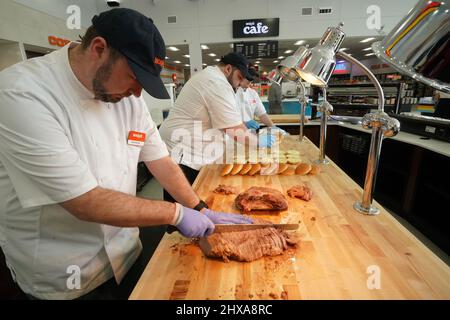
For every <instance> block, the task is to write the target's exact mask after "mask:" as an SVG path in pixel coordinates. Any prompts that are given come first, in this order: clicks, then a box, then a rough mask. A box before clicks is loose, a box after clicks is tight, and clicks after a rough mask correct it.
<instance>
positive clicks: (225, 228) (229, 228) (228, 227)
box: [214, 223, 298, 233]
mask: <svg viewBox="0 0 450 320" xmlns="http://www.w3.org/2000/svg"><path fill="white" fill-rule="evenodd" d="M263 228H278V229H281V230H297V229H298V223H285V224H283V223H280V224H216V225H215V228H214V233H223V232H236V231H247V230H256V229H263Z"/></svg>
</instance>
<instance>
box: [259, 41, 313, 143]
mask: <svg viewBox="0 0 450 320" xmlns="http://www.w3.org/2000/svg"><path fill="white" fill-rule="evenodd" d="M307 52H308V46H301V47H299V48H298V49H297V50H296V51H295V52H294V54H292V55H291V56H289V57H287V58H286V59H284V60H283V61H281V62H280V64H279V65H278V66H277V67H276V69H274V70H272V71H271V72H270V73H269V77H268V78H269V80H270V81H271V82H272V85H278V86H279V85H281V81H282V80H283V79H288V80H291V81H294V82H295V83H296V84H297V86H298V88H299V89H300V93H299V95H298V103H299V104H300V132H299V140H300V141H303V136H304V127H305V106H306V105H307V104H308V98H307V97H306V88H305V86H304V84H303V83H302V79H301V77H300V75H299V74H298V73H297V72H296V70H295V69H294V67H295V66H296V65H297V64H298V63H299V61H300V60H302V59H303V57H304V56H305V55H306V53H307Z"/></svg>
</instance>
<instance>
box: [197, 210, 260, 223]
mask: <svg viewBox="0 0 450 320" xmlns="http://www.w3.org/2000/svg"><path fill="white" fill-rule="evenodd" d="M202 212H203V214H204V215H205V216H207V217H208V218H209V219H210V220H211V221H212V222H213V223H214V224H248V223H250V224H251V223H253V219H252V218H250V217H246V216H244V215H241V214H234V213H224V212H215V211H212V210H209V209H205V210H203V211H202Z"/></svg>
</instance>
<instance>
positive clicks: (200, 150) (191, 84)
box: [159, 66, 242, 170]
mask: <svg viewBox="0 0 450 320" xmlns="http://www.w3.org/2000/svg"><path fill="white" fill-rule="evenodd" d="M239 124H242V117H241V114H240V112H238V110H237V108H236V98H235V93H234V90H233V87H232V86H231V85H230V84H229V83H228V81H227V79H226V77H225V75H224V74H223V72H222V71H221V70H220V69H219V68H218V67H217V66H210V67H207V68H205V69H203V70H202V71H200V72H198V73H197V74H195V75H194V76H193V77H192V78H191V79H190V80H189V81H188V82H187V83H186V84H185V86H184V87H183V89H182V90H181V92H180V95H179V96H178V98H177V100H176V101H175V105H174V106H173V108H172V109H171V110H170V112H169V116H168V117H167V119H166V120H164V122H163V123H162V125H161V127H160V128H159V132H160V134H161V137H162V139H163V140H164V142H165V143H166V145H167V147H168V148H169V151H170V153H171V156H172V158H173V159H174V160H175V161H176V162H177V163H181V164H184V165H186V166H188V167H190V168H193V169H195V170H200V168H201V167H202V166H204V165H207V164H211V163H214V162H216V161H217V160H219V159H221V158H222V156H223V152H224V142H225V141H226V139H225V137H224V135H225V133H224V132H223V130H220V129H225V128H230V127H235V126H237V125H239Z"/></svg>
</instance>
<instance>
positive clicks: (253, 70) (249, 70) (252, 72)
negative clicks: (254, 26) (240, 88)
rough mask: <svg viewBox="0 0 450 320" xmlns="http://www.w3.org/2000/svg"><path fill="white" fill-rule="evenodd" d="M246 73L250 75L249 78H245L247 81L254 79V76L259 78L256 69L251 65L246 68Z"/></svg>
mask: <svg viewBox="0 0 450 320" xmlns="http://www.w3.org/2000/svg"><path fill="white" fill-rule="evenodd" d="M248 73H250V75H251V76H252V78H251V79H248V78H247V80H248V81H253V80H255V78H259V73H258V71H256V69H255V68H253V67H251V66H250V67H249V68H248Z"/></svg>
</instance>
